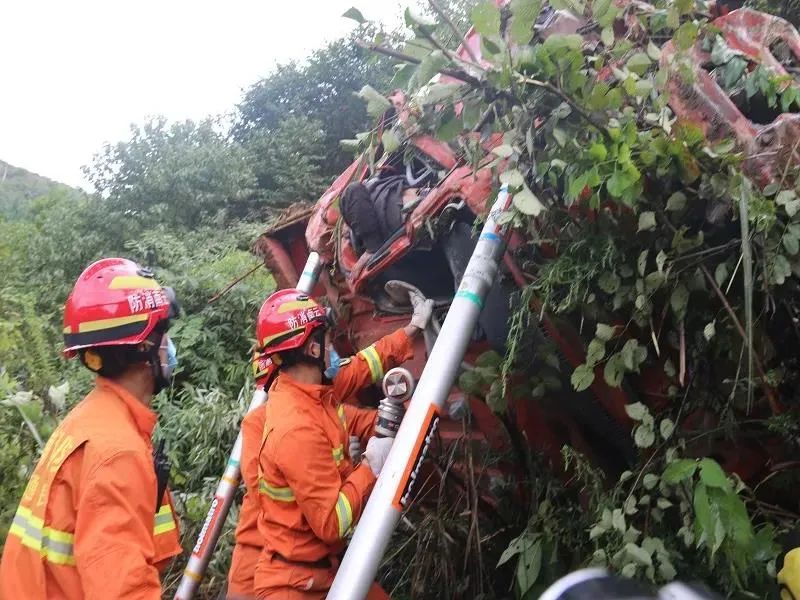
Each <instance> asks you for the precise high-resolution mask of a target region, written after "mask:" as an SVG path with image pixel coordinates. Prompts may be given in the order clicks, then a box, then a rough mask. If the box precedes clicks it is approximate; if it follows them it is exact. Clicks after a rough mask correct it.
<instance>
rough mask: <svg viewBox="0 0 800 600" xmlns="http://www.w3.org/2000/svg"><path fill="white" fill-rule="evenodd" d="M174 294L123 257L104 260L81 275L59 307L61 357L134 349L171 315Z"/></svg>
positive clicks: (175, 306)
mask: <svg viewBox="0 0 800 600" xmlns="http://www.w3.org/2000/svg"><path fill="white" fill-rule="evenodd" d="M177 311H178V307H177V303H176V301H175V293H174V292H173V291H172V289H171V288H162V287H161V286H160V285H159V284H158V282H157V281H156V280H155V279H154V278H153V274H152V273H151V272H150V271H149V270H147V269H144V268H142V267H140V266H139V265H137V264H136V263H135V262H133V261H131V260H127V259H125V258H104V259H101V260H98V261H97V262H94V263H92V264H91V265H89V266H88V267H86V269H85V270H84V271H83V273H81V275H80V277H78V281H77V282H76V283H75V287H74V288H72V292H71V293H70V295H69V297H68V298H67V302H66V304H65V305H64V355H65V356H67V357H73V356H75V354H76V353H77V351H78V350H80V349H81V348H92V347H97V346H118V345H123V344H139V343H141V342H143V341H145V340H146V339H147V337H148V336H149V335H150V334H151V333H152V332H153V330H154V329H155V328H156V326H157V325H158V324H159V323H161V322H163V321H167V320H168V319H170V318H171V317H174V316H176V315H177Z"/></svg>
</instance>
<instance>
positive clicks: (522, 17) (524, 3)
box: [511, 0, 542, 45]
mask: <svg viewBox="0 0 800 600" xmlns="http://www.w3.org/2000/svg"><path fill="white" fill-rule="evenodd" d="M541 10H542V0H511V14H512V18H511V40H512V41H513V42H514V43H516V44H520V45H523V44H527V43H528V42H530V41H531V38H532V37H533V25H534V23H535V22H536V18H537V17H538V16H539V12H540V11H541Z"/></svg>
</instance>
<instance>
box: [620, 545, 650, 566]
mask: <svg viewBox="0 0 800 600" xmlns="http://www.w3.org/2000/svg"><path fill="white" fill-rule="evenodd" d="M625 553H626V554H627V555H628V557H629V558H630V559H631V560H633V561H635V562H636V563H638V564H640V565H643V566H645V567H652V566H653V559H652V558H651V557H650V554H649V553H648V552H647V550H645V549H644V548H640V547H639V546H637V545H636V544H632V543H627V544H625Z"/></svg>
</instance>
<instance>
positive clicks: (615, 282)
mask: <svg viewBox="0 0 800 600" xmlns="http://www.w3.org/2000/svg"><path fill="white" fill-rule="evenodd" d="M620 283H621V281H620V278H619V275H617V274H616V273H610V272H608V271H606V272H605V273H603V274H602V275H600V277H598V278H597V285H598V286H599V287H600V289H601V290H603V291H604V292H605V293H606V294H614V293H616V291H617V290H618V289H619V285H620Z"/></svg>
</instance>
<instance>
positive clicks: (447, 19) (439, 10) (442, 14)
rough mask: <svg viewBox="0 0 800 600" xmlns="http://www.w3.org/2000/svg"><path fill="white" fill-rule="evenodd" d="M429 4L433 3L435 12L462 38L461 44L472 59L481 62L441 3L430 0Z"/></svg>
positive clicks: (477, 62) (432, 6)
mask: <svg viewBox="0 0 800 600" xmlns="http://www.w3.org/2000/svg"><path fill="white" fill-rule="evenodd" d="M428 4H430V5H431V8H432V9H433V10H434V12H435V13H436V14H437V15H439V16H440V17H441V18H442V20H443V21H444V22H445V23H446V24H447V26H448V27H449V28H450V30H451V31H452V32H453V33H454V34H455V35H456V37H457V38H458V39H459V40H461V45H462V46H463V48H464V50H466V51H467V54H469V57H470V58H471V59H472V62H474V63H476V64H480V61H479V60H478V57H477V56H475V52H473V50H472V48H470V47H469V44H467V38H466V36H464V35H462V34H461V32H460V31H459V30H458V27H456V25H455V23H453V21H452V20H451V19H450V17H448V16H447V14H445V12H444V11H443V10H442V8H441V7H440V6H439V4H437V2H436V0H428Z"/></svg>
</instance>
